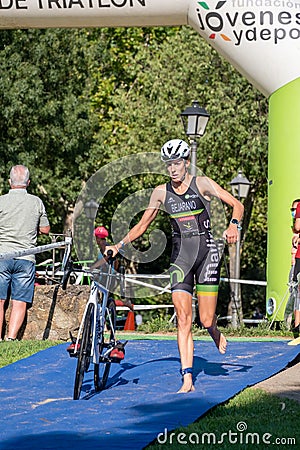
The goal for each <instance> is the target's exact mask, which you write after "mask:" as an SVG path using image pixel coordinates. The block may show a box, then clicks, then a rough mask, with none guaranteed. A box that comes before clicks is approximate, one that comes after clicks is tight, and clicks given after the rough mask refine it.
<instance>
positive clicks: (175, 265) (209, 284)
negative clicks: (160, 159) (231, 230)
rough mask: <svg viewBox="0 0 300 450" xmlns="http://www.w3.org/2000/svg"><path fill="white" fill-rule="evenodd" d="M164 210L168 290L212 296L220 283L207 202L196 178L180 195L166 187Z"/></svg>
mask: <svg viewBox="0 0 300 450" xmlns="http://www.w3.org/2000/svg"><path fill="white" fill-rule="evenodd" d="M164 207H165V210H166V212H167V213H168V214H169V215H170V220H171V226H172V255H171V267H170V280H171V289H172V292H174V291H185V292H189V293H190V294H192V293H193V288H194V283H196V291H197V293H199V294H201V293H202V294H203V295H208V296H209V295H211V296H215V295H216V293H217V292H218V286H219V281H220V258H219V254H218V249H217V246H216V244H215V242H214V239H213V236H212V233H211V228H210V202H209V201H208V200H206V199H205V198H204V197H203V196H202V195H201V194H200V192H199V190H198V188H197V185H196V178H195V177H193V178H192V181H191V184H190V186H189V188H188V189H187V191H186V192H185V193H184V194H181V195H178V194H176V192H175V191H174V190H173V188H172V185H171V183H170V182H169V183H167V184H166V198H165V203H164Z"/></svg>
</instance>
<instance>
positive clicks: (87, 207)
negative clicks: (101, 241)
mask: <svg viewBox="0 0 300 450" xmlns="http://www.w3.org/2000/svg"><path fill="white" fill-rule="evenodd" d="M98 208H99V205H98V203H97V202H96V200H94V199H92V198H91V199H90V200H88V201H87V202H86V203H85V204H84V212H85V215H86V217H87V219H88V221H89V259H90V260H92V259H93V243H94V221H95V217H96V214H97V211H98Z"/></svg>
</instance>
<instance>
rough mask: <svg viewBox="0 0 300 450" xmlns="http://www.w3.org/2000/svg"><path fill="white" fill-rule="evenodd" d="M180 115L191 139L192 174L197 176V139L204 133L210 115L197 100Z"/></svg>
mask: <svg viewBox="0 0 300 450" xmlns="http://www.w3.org/2000/svg"><path fill="white" fill-rule="evenodd" d="M180 116H181V120H182V124H183V127H184V131H185V134H186V135H187V136H188V137H189V138H190V140H191V175H193V176H195V175H196V166H197V147H198V143H197V140H196V139H197V138H199V137H201V136H203V135H204V133H205V128H206V125H207V122H208V120H209V117H210V116H209V114H208V112H207V111H206V109H205V108H202V107H201V106H200V105H199V102H198V101H196V100H194V101H193V102H192V106H188V107H187V108H186V109H185V110H184V111H183V112H182V113H181V114H180Z"/></svg>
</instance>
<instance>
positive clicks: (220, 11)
mask: <svg viewBox="0 0 300 450" xmlns="http://www.w3.org/2000/svg"><path fill="white" fill-rule="evenodd" d="M176 25H190V26H191V27H193V28H194V29H195V30H196V31H197V32H198V33H199V34H200V35H201V36H202V37H203V38H204V39H206V41H207V42H209V43H210V44H211V45H212V46H213V47H214V48H215V49H216V50H217V51H218V52H219V53H220V54H221V55H222V56H224V57H225V58H226V59H227V60H228V61H229V62H230V63H231V64H232V65H233V66H234V67H235V68H236V69H237V70H238V71H239V72H240V73H241V74H243V75H244V76H245V77H246V78H247V79H248V80H249V81H250V82H251V83H252V84H253V85H254V86H255V87H256V88H257V89H259V90H260V91H261V92H262V93H263V94H264V95H265V96H267V97H268V98H269V159H268V164H269V175H268V178H269V187H268V189H269V191H268V192H269V197H268V199H269V200H268V211H266V222H268V263H267V268H268V269H267V281H268V287H267V298H272V299H273V304H274V305H275V313H273V314H270V316H271V317H272V318H273V319H274V320H282V319H283V309H284V304H283V301H282V299H283V298H284V296H285V294H286V290H287V277H288V272H289V268H290V244H291V232H290V224H291V218H290V213H289V207H290V205H291V203H292V200H293V199H294V198H298V197H300V183H299V181H298V180H299V179H298V167H300V133H299V121H300V0H295V1H294V0H204V1H197V0H0V28H5V29H9V28H58V27H63V28H67V27H78V28H80V27H120V26H124V27H126V26H127V27H129V26H130V27H133V26H140V27H145V26H176ZM249 128H251V123H249ZM280 305H282V306H281V307H279V306H280Z"/></svg>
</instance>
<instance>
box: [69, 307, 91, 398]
mask: <svg viewBox="0 0 300 450" xmlns="http://www.w3.org/2000/svg"><path fill="white" fill-rule="evenodd" d="M93 313H94V305H92V304H90V305H89V306H88V309H87V312H86V316H85V319H84V325H83V331H82V338H81V342H80V349H79V355H78V361H77V368H76V375H75V383H74V393H73V399H74V400H78V399H79V397H80V392H81V388H82V383H83V378H84V373H85V372H87V371H88V370H89V365H90V359H91V349H92V334H93V330H92V317H93V316H92V315H93Z"/></svg>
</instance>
